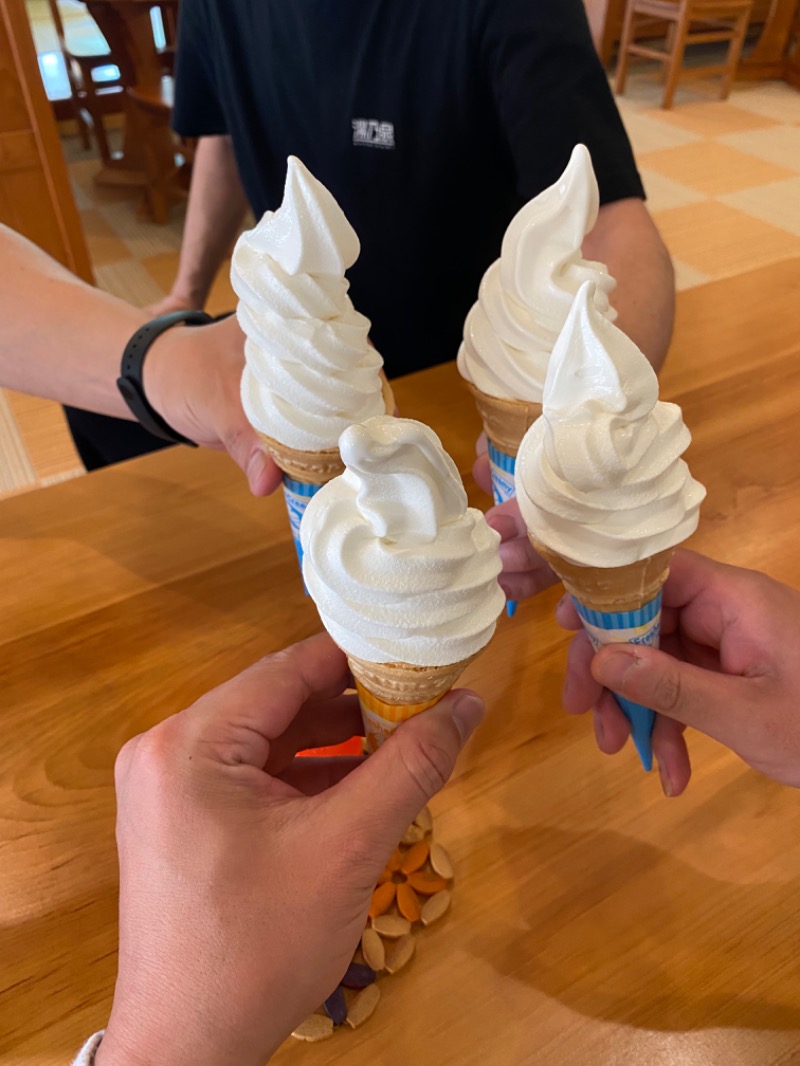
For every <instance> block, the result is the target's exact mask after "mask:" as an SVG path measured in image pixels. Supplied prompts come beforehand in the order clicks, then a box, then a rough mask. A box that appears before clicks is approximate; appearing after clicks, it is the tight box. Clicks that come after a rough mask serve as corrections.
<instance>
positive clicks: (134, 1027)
mask: <svg viewBox="0 0 800 1066" xmlns="http://www.w3.org/2000/svg"><path fill="white" fill-rule="evenodd" d="M115 1014H116V1015H117V1017H115ZM143 1019H144V1020H143V1021H142V1023H141V1024H134V1023H133V1022H132V1021H131V1020H130V1018H125V1017H123V1015H122V1014H121V1013H120V1012H117V1011H114V1010H112V1016H111V1020H110V1021H109V1023H108V1025H107V1026H106V1030H105V1033H104V1035H103V1039H102V1040H101V1042H100V1046H99V1047H98V1048H97V1051H96V1052H95V1056H94V1060H93V1066H265V1064H266V1063H267V1062H269V1060H270V1059H271V1058H272V1056H273V1055H274V1053H275V1052H276V1051H277V1050H278V1048H279V1047H280V1045H281V1044H282V1043H283V1040H284V1039H285V1037H286V1036H288V1035H289V1034H288V1033H281V1034H275V1035H274V1039H273V1040H271V1041H270V1043H269V1044H268V1045H266V1046H264V1047H261V1048H260V1049H259V1051H258V1052H257V1053H249V1052H247V1051H246V1050H245V1049H244V1048H243V1047H242V1045H241V1042H240V1041H239V1040H237V1039H236V1038H235V1036H234V1035H233V1034H231V1035H230V1036H229V1038H228V1039H227V1040H226V1039H225V1038H224V1037H221V1036H220V1034H219V1033H218V1032H202V1033H200V1032H198V1033H194V1032H189V1031H186V1030H185V1028H184V1026H182V1024H181V1015H180V1014H176V1015H175V1016H174V1018H173V1020H172V1021H171V1022H170V1023H169V1024H167V1025H165V1026H160V1025H159V1024H158V1023H157V1022H156V1023H154V1022H153V1020H152V1016H151V1017H150V1019H149V1020H148V1016H147V1014H143Z"/></svg>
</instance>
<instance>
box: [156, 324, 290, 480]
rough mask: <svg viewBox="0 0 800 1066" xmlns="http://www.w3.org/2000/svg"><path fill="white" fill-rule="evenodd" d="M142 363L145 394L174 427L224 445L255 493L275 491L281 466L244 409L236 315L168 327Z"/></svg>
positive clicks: (202, 442)
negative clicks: (205, 322) (216, 320)
mask: <svg viewBox="0 0 800 1066" xmlns="http://www.w3.org/2000/svg"><path fill="white" fill-rule="evenodd" d="M144 367H145V386H146V391H147V397H148V399H149V401H150V403H151V404H152V405H153V407H155V409H156V410H157V411H158V412H159V414H160V415H162V417H163V418H165V419H166V421H167V422H168V423H169V425H170V426H172V428H173V429H176V430H178V432H179V433H182V434H183V435H184V436H185V437H188V438H189V440H193V441H195V443H197V444H200V445H203V446H204V447H206V448H213V449H215V450H217V451H221V450H223V449H224V450H226V451H227V452H228V453H229V454H230V456H231V458H232V459H233V460H234V462H235V463H237V465H238V466H239V467H241V469H242V470H243V471H244V473H245V475H246V477H247V482H248V484H249V486H250V491H251V492H252V493H253V495H254V496H267V495H269V493H271V492H274V491H275V489H276V488H277V487H278V486H279V485H280V483H281V472H280V470H279V469H278V467H277V466H276V465H275V462H274V461H273V459H272V456H271V455H270V454H269V452H268V451H267V449H266V447H265V446H264V444H263V442H262V441H261V438H260V437H259V436H258V434H257V433H256V431H255V430H254V429H253V427H252V426H251V425H250V423H249V422H248V421H247V417H246V416H245V413H244V410H243V409H242V401H241V397H240V393H239V384H240V382H241V378H242V370H243V369H244V334H243V333H242V331H241V329H240V328H239V324H238V322H237V321H236V316H235V315H230V316H229V317H228V318H225V319H223V320H222V321H220V322H213V323H211V324H210V325H207V326H177V327H175V328H174V329H169V330H167V331H166V332H165V333H163V334H162V335H161V336H160V337H159V338H158V339H157V340H156V341H155V343H154V344H153V346H152V348H151V350H150V352H149V353H148V356H147V360H146V362H145V364H144Z"/></svg>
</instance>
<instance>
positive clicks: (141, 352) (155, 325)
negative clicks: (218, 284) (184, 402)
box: [117, 311, 214, 448]
mask: <svg viewBox="0 0 800 1066" xmlns="http://www.w3.org/2000/svg"><path fill="white" fill-rule="evenodd" d="M213 321H214V319H213V318H212V316H211V315H207V314H206V313H205V311H171V312H170V313H169V314H166V315H159V317H158V318H154V319H153V321H152V322H148V323H147V324H146V325H144V326H142V328H141V329H139V330H137V331H136V333H134V335H133V336H132V337H131V339H130V340H129V341H128V343H127V345H126V346H125V351H124V352H123V353H122V366H121V367H120V376H119V377H118V378H117V388H118V389H119V391H120V392H121V393H122V398H123V400H124V401H125V403H126V404H127V405H128V407H129V408H130V409H131V411H132V412H133V414H134V416H135V417H136V419H137V421H138V422H139V423H140V425H142V426H144V428H145V429H146V430H148V432H150V433H152V434H153V435H154V436H156V437H161V439H162V440H168V441H171V442H172V443H173V444H188V445H190V447H192V448H196V447H197V445H196V444H195V442H194V441H192V440H189V438H188V437H184V436H183V435H182V434H180V433H178V432H177V431H176V430H174V429H173V428H172V426H170V424H169V423H168V422H166V421H165V420H164V419H163V418H162V417H161V415H160V414H159V413H158V411H156V410H155V408H154V407H152V405H151V404H150V403H149V402H148V399H147V396H146V395H145V391H144V382H143V375H142V368H143V366H144V359H145V356H146V355H147V353H148V351H149V350H150V345H151V344H152V343H153V341H154V340H155V339H156V338H157V337H160V336H161V334H162V333H164V332H165V331H166V330H168V329H171V328H172V327H173V326H177V325H179V324H180V323H185V324H186V325H187V326H204V325H206V324H207V323H208V322H213Z"/></svg>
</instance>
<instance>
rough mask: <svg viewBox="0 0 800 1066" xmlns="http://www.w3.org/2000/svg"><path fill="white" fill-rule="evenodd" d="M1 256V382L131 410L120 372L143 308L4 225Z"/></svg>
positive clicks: (110, 409) (101, 407) (78, 402)
mask: <svg viewBox="0 0 800 1066" xmlns="http://www.w3.org/2000/svg"><path fill="white" fill-rule="evenodd" d="M0 259H2V262H3V267H4V269H3V284H2V286H0V319H1V320H2V322H3V329H2V331H0V385H2V386H5V387H7V388H11V389H16V390H18V391H19V392H27V393H31V394H32V395H35V396H42V397H45V398H46V399H51V400H58V401H59V402H60V403H67V404H72V405H74V406H76V407H84V408H86V409H87V410H91V411H97V412H99V413H100V414H108V415H117V416H122V417H128V418H129V417H132V416H131V415H130V412H129V411H128V408H127V407H126V405H125V403H124V401H123V399H122V397H121V396H120V394H119V392H118V390H117V387H116V380H117V377H118V376H119V365H120V359H121V356H122V352H123V350H124V348H125V345H126V344H127V342H128V340H129V339H130V338H131V336H132V335H133V334H134V333H135V332H136V330H137V329H139V327H140V326H141V325H142V324H143V323H144V322H146V321H147V315H146V314H145V312H144V311H140V310H138V309H137V308H135V307H132V306H130V304H127V303H125V302H124V301H123V300H119V299H117V298H116V297H115V296H111V295H109V294H108V293H105V292H101V291H100V290H99V289H93V288H91V286H89V285H86V284H85V283H84V282H82V281H81V280H80V279H79V278H76V277H75V276H74V275H73V274H70V273H69V271H67V270H66V269H65V268H64V267H62V266H60V265H59V264H58V263H56V262H55V261H54V260H53V259H51V258H50V257H49V256H48V255H46V254H45V253H44V252H42V251H41V250H40V249H39V248H36V247H35V246H34V245H33V244H31V243H30V242H28V241H26V240H25V239H24V238H23V237H20V236H19V234H17V233H14V231H13V230H10V229H8V228H7V227H5V226H0Z"/></svg>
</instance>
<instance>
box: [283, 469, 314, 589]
mask: <svg viewBox="0 0 800 1066" xmlns="http://www.w3.org/2000/svg"><path fill="white" fill-rule="evenodd" d="M321 488H322V485H307V484H306V483H305V482H304V481H295V480H294V479H293V478H290V477H289V476H288V474H284V475H283V498H284V499H285V500H286V510H287V512H288V514H289V527H290V528H291V531H292V540H293V541H294V548H295V551H296V552H297V561H298V563H299V564H300V573H301V574H302V572H303V546H302V544H301V543H300V523H301V522H302V520H303V515H304V514H305V513H306V507H308V501H309V500H310V499H311V497H312V496H315V495H316V494H317V493H318V492H319V490H320V489H321ZM306 595H308V591H307V590H306Z"/></svg>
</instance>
